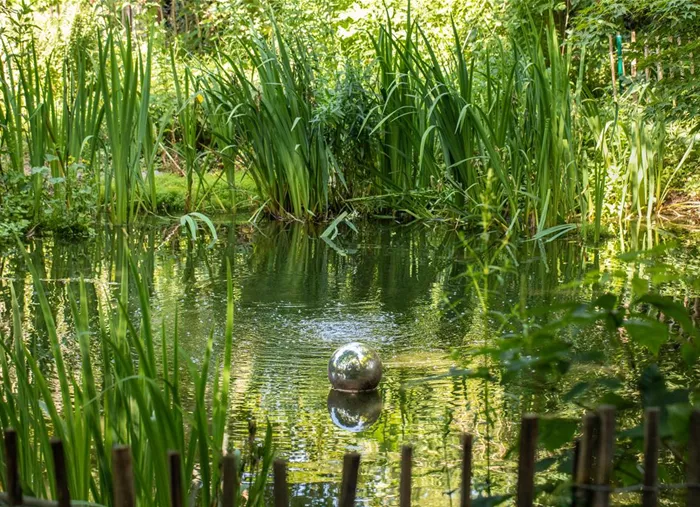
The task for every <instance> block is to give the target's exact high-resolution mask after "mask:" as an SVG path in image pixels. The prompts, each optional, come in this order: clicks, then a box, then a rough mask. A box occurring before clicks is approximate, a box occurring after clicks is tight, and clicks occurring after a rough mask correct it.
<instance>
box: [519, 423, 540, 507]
mask: <svg viewBox="0 0 700 507" xmlns="http://www.w3.org/2000/svg"><path fill="white" fill-rule="evenodd" d="M538 426H539V421H538V419H537V416H536V415H534V414H525V415H524V416H523V419H522V422H521V424H520V455H519V456H518V490H517V497H516V498H517V505H518V507H532V505H533V503H534V500H535V457H536V454H537V433H538Z"/></svg>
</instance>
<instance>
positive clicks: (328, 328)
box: [0, 223, 697, 506]
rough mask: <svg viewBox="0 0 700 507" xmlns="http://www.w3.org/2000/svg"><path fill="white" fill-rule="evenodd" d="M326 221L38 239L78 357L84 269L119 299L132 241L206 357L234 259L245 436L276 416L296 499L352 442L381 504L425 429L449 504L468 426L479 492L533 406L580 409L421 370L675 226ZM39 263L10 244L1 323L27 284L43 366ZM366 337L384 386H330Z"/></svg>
mask: <svg viewBox="0 0 700 507" xmlns="http://www.w3.org/2000/svg"><path fill="white" fill-rule="evenodd" d="M321 232H322V229H319V228H317V227H314V226H311V225H300V224H294V225H292V224H278V223H269V224H268V223H266V224H262V225H260V226H259V227H252V226H250V225H247V224H243V225H240V224H238V225H222V226H220V228H219V241H218V243H217V244H216V245H215V246H214V247H213V248H208V247H207V244H206V243H196V244H193V243H192V242H190V241H188V240H187V239H185V238H183V237H181V236H180V235H178V234H177V233H176V231H175V230H174V229H172V228H165V227H156V226H143V227H139V228H135V229H133V230H131V231H128V232H126V231H124V230H122V229H110V228H105V229H104V230H102V231H100V233H99V234H97V235H96V237H95V238H93V239H91V240H90V241H84V242H78V243H74V242H70V243H69V242H64V241H59V240H55V241H54V240H51V239H43V240H42V239H37V240H34V241H31V242H29V243H28V245H27V248H28V250H29V256H30V258H31V260H32V262H33V263H34V266H35V267H36V269H37V270H38V272H39V274H40V276H41V277H42V279H44V280H45V281H46V287H47V297H48V299H49V302H50V304H51V305H52V307H53V308H54V311H55V312H56V322H57V327H58V330H59V333H60V334H61V336H63V337H64V339H65V343H66V347H67V350H68V354H67V357H68V360H70V357H71V355H70V349H71V346H70V343H71V340H72V339H73V338H72V336H73V334H72V323H71V321H70V308H69V304H68V299H67V290H66V289H67V288H73V289H74V290H77V284H78V281H79V280H80V279H81V278H83V279H85V280H86V281H87V282H88V284H87V287H88V291H89V298H90V301H89V306H90V310H93V311H92V312H91V313H92V314H93V315H96V314H97V311H96V310H97V305H98V301H101V304H109V303H110V301H111V303H112V304H114V300H113V298H114V295H115V294H116V291H117V288H118V286H119V282H120V277H121V273H122V270H123V268H124V266H125V265H126V264H125V263H126V262H127V251H130V252H131V255H132V256H133V257H134V258H136V259H137V260H138V262H139V264H140V266H141V268H142V271H143V273H144V275H145V279H146V281H147V285H148V288H149V292H150V294H151V303H152V315H153V317H154V319H155V321H156V322H157V323H160V322H162V323H163V325H165V326H166V327H167V328H169V329H171V328H172V326H173V323H174V318H175V314H176V313H177V314H178V315H179V322H180V323H181V334H182V336H181V338H180V343H181V346H182V349H183V352H184V353H185V354H187V355H189V356H191V357H194V358H197V357H200V356H201V354H202V351H203V344H204V343H205V342H206V340H207V338H208V336H209V333H210V332H211V331H212V329H213V336H214V340H215V348H216V346H217V344H221V343H222V340H223V332H224V327H225V319H226V264H227V261H228V262H230V263H231V266H232V271H233V284H234V299H235V304H236V316H235V328H234V339H235V355H234V357H235V358H236V359H235V365H234V378H233V385H232V390H233V392H232V420H231V428H230V430H231V431H230V433H231V437H232V439H233V440H234V441H236V442H243V441H244V440H245V438H246V435H247V423H248V420H249V419H250V418H252V417H255V418H257V419H265V418H269V420H270V422H271V423H272V424H273V427H274V431H275V441H276V445H277V447H278V449H279V451H280V454H281V455H282V456H283V457H285V458H287V459H288V460H289V461H290V479H291V481H292V482H294V483H296V484H295V486H294V487H293V488H294V492H295V496H296V497H297V498H295V500H294V503H293V505H331V504H332V502H331V500H330V499H331V498H333V497H334V496H335V495H336V494H337V489H336V483H337V480H338V477H339V474H340V469H341V466H342V455H343V453H344V452H346V451H348V450H355V451H359V452H361V453H362V456H363V465H362V477H361V490H360V494H361V495H362V496H363V498H365V499H367V498H374V497H375V496H377V497H383V498H385V499H387V500H386V501H385V502H382V503H376V502H375V503H372V502H371V501H370V500H365V503H364V504H365V505H380V504H381V505H386V504H387V502H388V503H389V504H395V503H396V498H395V494H396V486H397V484H398V474H399V470H398V459H399V452H400V447H401V445H402V444H403V443H405V442H414V443H415V444H416V455H415V460H416V463H415V469H416V470H419V471H420V473H419V474H417V475H416V477H415V485H416V488H417V489H416V491H417V493H416V494H417V495H418V498H420V503H419V504H420V505H431V506H440V505H455V504H456V503H455V500H450V496H449V495H446V494H445V493H446V492H449V491H451V490H452V489H454V488H455V487H456V485H457V483H458V463H459V453H458V446H457V442H458V439H457V435H458V433H459V432H460V431H464V430H469V431H470V432H472V433H474V434H475V436H476V443H475V456H476V459H475V467H476V469H475V481H474V484H475V489H476V490H478V491H485V492H491V493H497V492H499V491H502V490H503V488H505V486H506V485H508V484H511V483H512V480H513V472H514V470H513V466H512V460H511V459H508V458H507V453H508V450H509V449H510V446H511V445H512V444H513V442H514V441H515V438H516V436H517V424H518V421H519V418H520V415H521V413H522V412H523V411H524V410H525V409H527V410H536V411H540V412H550V413H559V412H564V413H567V414H573V412H572V409H571V407H570V406H569V405H566V404H565V403H563V402H562V400H561V399H560V397H558V396H554V395H550V386H548V385H546V383H542V382H540V381H539V379H537V378H531V379H524V380H523V379H521V380H522V381H521V382H519V383H518V384H517V385H507V384H503V383H494V382H490V381H488V380H485V379H477V378H471V379H464V378H459V377H442V378H439V379H437V380H435V381H432V382H428V383H419V384H415V385H410V386H408V387H407V382H409V381H411V380H415V379H421V378H425V377H428V376H433V375H436V374H439V373H443V372H445V371H448V370H449V369H450V368H451V367H453V366H456V365H457V362H456V359H455V357H456V356H455V355H454V354H453V351H455V350H459V349H460V348H462V347H463V346H464V345H469V344H474V343H485V342H487V341H488V340H491V339H494V338H495V337H496V335H495V331H494V330H495V329H496V326H495V322H494V315H495V314H499V313H500V314H508V313H510V312H512V311H513V309H514V308H515V307H516V306H517V305H522V307H532V306H542V305H548V304H553V303H556V302H559V301H561V299H562V298H563V297H564V298H566V297H571V298H575V297H577V295H576V294H575V293H572V294H571V295H570V296H567V295H566V294H567V293H562V292H561V291H557V292H555V290H554V289H555V288H557V287H559V286H561V285H562V284H564V283H567V282H570V281H572V280H578V279H580V278H582V277H584V276H585V274H586V273H587V272H589V271H591V270H611V269H617V267H618V265H617V263H616V262H617V261H616V254H617V253H618V252H619V251H620V248H624V249H625V250H629V249H635V248H640V247H643V246H649V244H650V243H656V242H659V241H663V240H664V237H663V236H660V235H657V234H656V233H646V232H644V231H637V232H636V233H632V234H631V235H625V236H623V238H622V241H619V240H618V241H613V242H610V243H609V244H606V245H603V246H602V247H600V248H590V247H586V246H585V245H584V244H582V243H581V242H578V241H566V240H561V241H554V242H551V243H546V244H542V243H536V242H525V243H522V244H519V245H502V244H498V245H494V246H492V247H484V246H483V245H482V244H481V240H480V239H479V238H478V237H474V238H470V237H466V238H465V237H461V236H460V235H458V234H457V233H455V232H454V231H452V230H448V229H446V228H441V227H439V226H426V225H425V224H418V225H414V226H396V225H387V224H376V223H375V224H366V225H364V226H362V227H360V230H359V233H357V234H346V235H341V238H340V239H339V240H338V241H339V242H340V243H341V247H342V248H337V245H336V248H333V247H331V246H330V245H329V244H328V243H326V242H324V241H322V240H321V239H319V235H320V233H321ZM635 234H636V235H635ZM630 238H631V239H630ZM694 252H695V253H694ZM696 253H697V247H696V246H688V248H686V249H685V253H684V254H683V255H685V256H687V258H681V259H680V260H679V262H692V257H693V255H695V254H696ZM696 258H697V257H696ZM27 273H28V272H27V268H26V266H25V265H24V260H23V259H22V257H21V256H20V255H18V254H17V251H16V250H14V249H12V248H9V249H8V250H7V251H6V253H5V255H3V257H2V264H1V265H0V329H1V330H2V331H3V333H7V332H8V331H9V329H8V328H7V326H9V324H8V323H9V322H11V320H10V319H9V318H8V314H9V312H10V308H11V306H10V291H9V283H10V282H12V283H14V284H15V290H16V291H17V293H18V294H19V295H20V297H19V303H20V305H21V309H22V312H23V319H24V326H25V329H26V330H27V333H26V336H27V339H28V340H31V349H32V350H33V351H35V356H36V357H37V358H38V359H39V362H40V364H41V366H42V368H44V369H45V370H46V371H51V369H52V366H53V365H51V364H49V363H47V362H46V361H45V360H44V361H43V362H42V358H45V357H47V356H48V355H47V354H46V351H47V350H48V347H49V345H48V343H47V338H46V327H45V326H46V324H45V323H44V322H43V321H42V318H41V312H39V311H36V307H37V300H36V298H35V295H34V293H33V290H32V287H31V281H30V278H29V276H28V274H27ZM131 286H132V287H133V286H134V284H131ZM137 308H138V305H137V294H135V293H134V294H131V295H130V304H129V308H128V311H129V312H131V313H132V315H134V316H137V315H136V313H137ZM95 325H97V323H95ZM583 338H585V340H586V342H587V343H585V344H582V346H588V347H600V348H602V350H605V351H606V352H609V354H610V356H609V359H610V361H611V363H614V365H615V366H614V367H615V368H617V370H619V371H622V372H623V374H624V371H625V370H626V369H627V368H633V367H634V366H633V365H632V364H631V363H629V362H628V361H627V360H626V359H625V357H624V356H621V355H620V352H619V351H618V350H613V349H607V348H606V347H607V345H606V343H604V342H599V341H596V340H597V339H598V338H596V337H595V336H586V337H582V338H581V339H583ZM574 339H579V338H574ZM354 340H360V341H364V342H367V343H369V344H371V346H372V347H374V348H375V349H377V350H378V352H379V353H380V355H381V357H382V360H383V361H384V364H385V370H386V371H385V376H384V380H383V382H382V384H381V386H380V390H379V391H377V392H376V393H368V394H363V395H362V396H357V395H346V394H342V393H335V392H331V393H330V394H329V392H328V388H329V386H328V380H327V377H326V367H327V361H328V358H329V356H330V355H331V353H332V352H333V350H334V349H335V348H337V347H338V346H339V345H341V344H343V343H347V342H349V341H354ZM166 345H167V344H166ZM480 361H482V360H481V359H480ZM483 361H486V360H483ZM476 366H489V365H488V364H487V363H483V364H477V365H476ZM575 380H576V379H575V378H572V379H571V382H572V383H574V382H575ZM575 415H576V416H577V417H578V415H579V413H578V412H577V413H576V414H575Z"/></svg>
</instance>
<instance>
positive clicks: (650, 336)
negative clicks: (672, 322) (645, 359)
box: [622, 317, 668, 354]
mask: <svg viewBox="0 0 700 507" xmlns="http://www.w3.org/2000/svg"><path fill="white" fill-rule="evenodd" d="M622 327H624V328H625V329H626V330H627V332H628V333H629V336H630V338H631V339H632V340H634V341H635V342H636V343H638V344H640V345H642V346H644V347H646V348H647V349H649V350H650V351H651V352H653V353H654V354H658V353H659V349H660V348H661V346H662V345H663V344H665V343H666V342H667V341H668V326H667V325H666V324H664V323H662V322H659V321H656V320H653V319H650V318H643V317H634V318H632V319H629V320H626V321H625V322H624V324H623V325H622Z"/></svg>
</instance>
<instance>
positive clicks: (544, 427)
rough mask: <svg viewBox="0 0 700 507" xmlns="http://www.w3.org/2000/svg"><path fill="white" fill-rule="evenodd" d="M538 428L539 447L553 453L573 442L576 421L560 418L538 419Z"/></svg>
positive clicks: (576, 425)
mask: <svg viewBox="0 0 700 507" xmlns="http://www.w3.org/2000/svg"><path fill="white" fill-rule="evenodd" d="M539 426H540V427H539V445H540V446H541V447H543V448H545V449H547V450H548V451H554V450H556V449H560V448H561V447H562V446H564V445H566V444H570V443H571V442H572V441H573V439H574V433H575V432H576V428H577V427H578V421H576V420H575V419H564V418H560V417H543V418H541V419H540V425H539Z"/></svg>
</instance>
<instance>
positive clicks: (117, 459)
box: [112, 445, 136, 507]
mask: <svg viewBox="0 0 700 507" xmlns="http://www.w3.org/2000/svg"><path fill="white" fill-rule="evenodd" d="M112 473H113V475H114V477H113V481H114V507H136V491H135V489H134V469H133V463H132V461H131V449H129V447H127V446H125V445H120V446H117V447H115V448H114V449H113V450H112Z"/></svg>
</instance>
